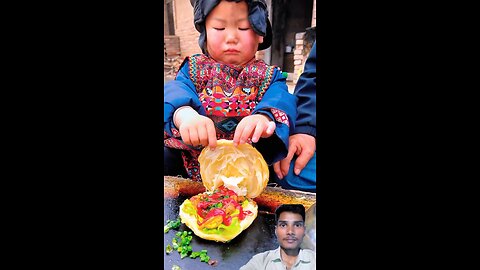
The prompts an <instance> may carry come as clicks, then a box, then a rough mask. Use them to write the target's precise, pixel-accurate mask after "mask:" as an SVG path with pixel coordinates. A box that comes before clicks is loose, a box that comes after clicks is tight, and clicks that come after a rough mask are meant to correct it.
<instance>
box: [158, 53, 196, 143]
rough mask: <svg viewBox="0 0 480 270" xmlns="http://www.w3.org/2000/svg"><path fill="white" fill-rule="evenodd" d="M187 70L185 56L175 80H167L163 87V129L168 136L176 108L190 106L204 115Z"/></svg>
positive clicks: (172, 125) (170, 133)
mask: <svg viewBox="0 0 480 270" xmlns="http://www.w3.org/2000/svg"><path fill="white" fill-rule="evenodd" d="M188 71H189V65H188V58H186V59H185V60H184V61H183V63H182V65H181V66H180V70H179V71H178V74H177V76H176V78H175V80H173V81H169V82H167V83H166V84H165V85H164V87H163V97H164V101H163V113H164V115H163V129H164V131H166V132H167V133H168V135H169V136H173V134H172V128H175V125H174V124H173V114H174V113H175V111H176V110H177V109H178V108H180V107H182V106H190V107H192V108H193V109H194V110H196V111H197V112H198V113H199V114H201V115H206V111H205V109H204V108H203V106H202V103H201V102H200V99H199V98H198V94H197V90H196V89H195V86H194V85H193V82H192V81H191V80H190V76H189V75H188V74H189V72H188Z"/></svg>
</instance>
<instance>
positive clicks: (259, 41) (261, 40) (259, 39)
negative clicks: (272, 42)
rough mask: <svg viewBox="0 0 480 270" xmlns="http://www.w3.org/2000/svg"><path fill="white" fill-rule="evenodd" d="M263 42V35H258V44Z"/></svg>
mask: <svg viewBox="0 0 480 270" xmlns="http://www.w3.org/2000/svg"><path fill="white" fill-rule="evenodd" d="M260 43H263V37H262V36H260V35H258V44H260Z"/></svg>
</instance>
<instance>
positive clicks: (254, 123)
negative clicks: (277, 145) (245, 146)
mask: <svg viewBox="0 0 480 270" xmlns="http://www.w3.org/2000/svg"><path fill="white" fill-rule="evenodd" d="M275 128H276V125H275V122H273V121H271V120H270V119H269V118H268V117H267V116H265V115H262V114H254V115H249V116H246V117H244V118H243V119H242V120H241V121H240V123H238V125H237V128H236V129H235V134H234V136H233V144H234V145H235V146H237V145H239V144H242V143H246V142H247V140H248V139H249V138H251V140H252V142H254V143H256V142H258V140H259V139H260V137H261V138H268V137H270V136H272V134H273V132H274V131H275Z"/></svg>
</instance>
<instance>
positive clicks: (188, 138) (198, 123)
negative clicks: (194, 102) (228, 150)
mask: <svg viewBox="0 0 480 270" xmlns="http://www.w3.org/2000/svg"><path fill="white" fill-rule="evenodd" d="M173 121H174V123H175V126H177V127H178V130H179V131H180V136H181V137H182V140H183V142H184V143H185V144H189V145H192V146H199V145H201V146H207V145H208V146H210V147H212V148H214V147H216V146H217V135H216V132H215V125H214V124H213V121H212V119H210V118H208V117H206V116H203V115H200V114H198V113H197V112H196V111H195V110H194V109H193V108H191V107H182V108H180V109H178V110H177V111H176V112H175V114H174V117H173Z"/></svg>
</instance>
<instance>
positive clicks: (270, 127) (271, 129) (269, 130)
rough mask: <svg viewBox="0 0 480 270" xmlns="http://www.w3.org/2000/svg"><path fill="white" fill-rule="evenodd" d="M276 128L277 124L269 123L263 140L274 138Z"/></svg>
mask: <svg viewBox="0 0 480 270" xmlns="http://www.w3.org/2000/svg"><path fill="white" fill-rule="evenodd" d="M276 128H277V125H275V122H273V121H269V122H268V126H267V129H266V130H265V132H264V133H263V134H262V137H263V138H268V137H270V136H272V134H273V132H274V131H275V129H276Z"/></svg>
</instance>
